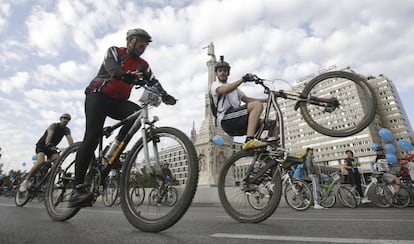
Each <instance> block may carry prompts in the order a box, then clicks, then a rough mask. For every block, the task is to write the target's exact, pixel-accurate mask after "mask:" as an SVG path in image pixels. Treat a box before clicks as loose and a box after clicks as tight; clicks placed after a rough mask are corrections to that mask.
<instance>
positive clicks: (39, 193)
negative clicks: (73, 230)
mask: <svg viewBox="0 0 414 244" xmlns="http://www.w3.org/2000/svg"><path fill="white" fill-rule="evenodd" d="M60 152H61V150H59V149H57V153H58V154H59V153H60ZM58 158H59V156H58V157H57V158H54V159H51V160H47V161H46V162H45V163H44V165H43V166H42V167H41V168H40V169H39V170H38V171H37V172H36V174H34V175H33V176H32V177H30V179H28V182H27V184H28V187H27V190H26V191H24V192H21V191H20V190H17V192H16V196H15V198H14V202H15V204H16V206H17V207H23V206H24V205H26V204H27V203H28V202H29V201H31V200H32V199H33V198H35V197H38V199H39V202H42V201H43V200H44V193H45V190H46V182H47V177H48V176H49V173H50V171H51V170H50V169H51V168H52V166H53V164H54V163H55V162H56V161H57V160H58ZM17 189H20V184H19V185H18V187H17Z"/></svg>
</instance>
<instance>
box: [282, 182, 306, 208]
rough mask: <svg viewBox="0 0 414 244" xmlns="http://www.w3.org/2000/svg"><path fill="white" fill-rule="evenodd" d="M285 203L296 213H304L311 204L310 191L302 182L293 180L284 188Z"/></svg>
mask: <svg viewBox="0 0 414 244" xmlns="http://www.w3.org/2000/svg"><path fill="white" fill-rule="evenodd" d="M284 195H285V200H286V203H287V204H288V205H289V206H290V207H291V208H293V209H294V210H297V211H304V210H306V209H308V208H309V207H310V206H311V204H312V201H313V199H312V189H311V187H310V186H309V185H308V184H307V183H306V182H305V181H303V180H293V181H292V184H287V185H286V187H285V192H284Z"/></svg>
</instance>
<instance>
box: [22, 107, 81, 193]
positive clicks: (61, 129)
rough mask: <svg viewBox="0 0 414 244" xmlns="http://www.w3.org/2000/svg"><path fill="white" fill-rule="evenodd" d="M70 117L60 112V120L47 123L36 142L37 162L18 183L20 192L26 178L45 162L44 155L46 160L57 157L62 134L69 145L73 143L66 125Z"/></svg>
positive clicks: (26, 180) (26, 183)
mask: <svg viewBox="0 0 414 244" xmlns="http://www.w3.org/2000/svg"><path fill="white" fill-rule="evenodd" d="M70 119H71V116H70V114H67V113H65V114H62V115H61V116H60V122H59V123H53V124H51V125H49V127H48V128H47V130H46V131H45V133H44V134H43V136H42V137H41V138H40V139H39V141H38V142H37V143H36V158H37V164H36V165H35V166H33V168H32V169H31V170H30V172H29V173H28V174H27V176H26V177H25V179H24V181H23V182H22V183H21V184H20V187H19V190H20V191H21V192H25V191H26V190H27V187H28V180H29V179H30V177H32V176H33V175H35V174H36V172H37V171H38V170H39V169H40V168H41V167H42V166H43V165H44V164H45V162H46V156H47V159H48V160H53V159H55V158H57V157H58V153H57V151H56V146H57V145H58V144H59V143H60V142H61V141H62V138H63V136H66V139H67V141H68V144H69V145H72V144H73V139H72V136H71V134H70V129H69V127H67V125H68V123H69V121H70Z"/></svg>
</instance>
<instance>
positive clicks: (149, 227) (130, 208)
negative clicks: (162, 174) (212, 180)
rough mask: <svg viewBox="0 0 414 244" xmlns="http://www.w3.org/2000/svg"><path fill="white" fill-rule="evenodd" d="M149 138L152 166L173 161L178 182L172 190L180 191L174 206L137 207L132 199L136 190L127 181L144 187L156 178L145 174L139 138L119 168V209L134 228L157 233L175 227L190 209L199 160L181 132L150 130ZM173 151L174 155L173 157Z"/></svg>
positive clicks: (195, 186) (150, 185) (152, 182)
mask: <svg viewBox="0 0 414 244" xmlns="http://www.w3.org/2000/svg"><path fill="white" fill-rule="evenodd" d="M147 134H148V135H147V136H148V138H147V139H148V144H147V145H148V148H149V151H148V152H149V158H150V159H151V162H150V163H151V165H154V159H156V158H157V157H158V158H159V161H160V163H163V162H168V160H169V159H174V162H176V163H174V165H172V170H173V172H172V173H173V174H175V178H176V180H177V184H178V185H176V186H175V188H177V190H178V191H179V194H178V199H177V203H176V204H175V205H174V206H168V205H161V204H156V205H152V204H150V202H145V201H144V203H143V204H141V205H139V206H137V205H136V204H135V201H134V199H133V198H131V196H132V195H133V194H131V193H132V191H133V190H134V189H135V187H134V188H130V186H131V184H130V181H129V179H135V180H136V181H137V183H138V184H140V185H143V186H144V187H147V188H149V187H152V186H153V185H154V182H155V181H156V175H155V174H151V173H150V172H146V170H145V157H144V150H143V146H144V145H143V142H142V138H141V139H140V140H139V141H138V142H137V143H136V144H135V145H134V146H133V148H132V149H131V151H130V152H129V153H128V158H127V160H126V162H125V163H124V165H123V167H122V175H121V206H122V210H123V212H124V214H125V216H126V218H127V219H128V221H129V222H130V223H131V224H132V225H133V226H134V227H136V228H138V229H140V230H142V231H146V232H159V231H162V230H165V229H167V228H169V227H171V226H172V225H174V224H175V223H176V222H177V221H178V220H180V219H181V217H182V216H183V215H184V214H185V212H186V211H187V209H188V208H189V206H190V204H191V202H192V200H193V197H194V195H195V191H196V188H197V183H198V159H197V154H196V151H195V148H194V145H193V144H192V143H191V140H190V139H189V138H188V137H187V136H186V135H185V134H184V133H182V132H181V131H179V130H177V129H174V128H171V127H160V128H155V129H150V131H148V133H147ZM174 152H175V154H174Z"/></svg>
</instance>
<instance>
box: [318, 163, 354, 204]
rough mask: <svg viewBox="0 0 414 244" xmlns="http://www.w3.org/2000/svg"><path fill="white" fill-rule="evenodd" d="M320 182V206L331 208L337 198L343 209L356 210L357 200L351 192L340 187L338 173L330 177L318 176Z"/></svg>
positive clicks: (344, 187) (342, 186)
mask: <svg viewBox="0 0 414 244" xmlns="http://www.w3.org/2000/svg"><path fill="white" fill-rule="evenodd" d="M320 180H321V182H320V184H319V186H320V193H319V194H320V196H321V201H320V204H321V206H323V207H325V208H331V207H333V206H335V203H336V199H337V198H338V200H339V201H340V202H341V204H342V205H343V206H345V207H349V208H356V207H357V206H358V202H357V199H356V198H355V196H354V194H353V193H352V192H351V190H350V189H348V188H347V187H346V186H344V185H341V183H340V180H341V176H340V171H337V172H334V173H332V174H330V175H325V174H320Z"/></svg>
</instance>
